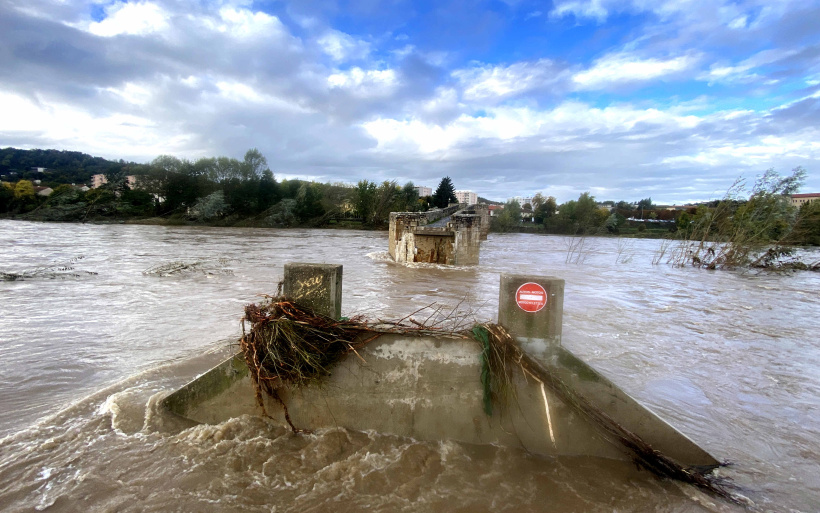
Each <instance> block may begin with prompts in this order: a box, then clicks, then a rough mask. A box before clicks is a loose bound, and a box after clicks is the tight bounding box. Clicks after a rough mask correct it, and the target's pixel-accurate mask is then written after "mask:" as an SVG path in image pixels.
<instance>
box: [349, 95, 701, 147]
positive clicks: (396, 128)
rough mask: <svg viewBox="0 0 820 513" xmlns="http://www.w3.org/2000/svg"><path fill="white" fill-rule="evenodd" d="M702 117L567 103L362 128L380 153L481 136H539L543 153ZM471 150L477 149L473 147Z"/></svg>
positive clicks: (685, 124)
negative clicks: (442, 121)
mask: <svg viewBox="0 0 820 513" xmlns="http://www.w3.org/2000/svg"><path fill="white" fill-rule="evenodd" d="M699 123H700V119H699V118H698V117H696V116H681V115H676V114H673V113H669V112H664V111H660V110H657V109H635V108H633V107H630V106H628V105H623V106H611V107H607V108H605V109H599V108H593V107H590V106H588V105H586V104H584V103H580V102H572V101H568V102H564V103H562V104H561V105H559V106H558V107H556V108H554V109H552V110H546V111H539V110H534V109H530V108H526V107H516V108H513V107H498V108H493V109H488V111H487V116H479V117H474V116H468V115H466V114H462V115H461V116H459V117H458V118H457V119H456V120H454V121H452V122H450V123H448V124H446V125H439V124H436V123H425V122H422V121H421V120H419V119H408V120H397V119H378V120H376V121H371V122H366V123H364V124H363V125H362V126H363V127H364V129H365V130H366V131H367V132H368V134H370V136H371V137H373V138H374V139H376V140H377V141H378V148H377V151H379V150H381V151H399V150H401V151H416V152H419V153H421V154H430V153H436V152H443V151H447V152H452V151H458V150H459V146H463V145H468V144H471V143H474V142H476V141H479V140H495V141H498V142H503V141H513V140H515V139H520V138H531V137H536V138H539V139H538V140H539V145H540V147H541V148H540V149H541V150H542V151H544V150H547V151H566V150H570V149H581V148H591V147H596V146H597V143H595V142H593V141H592V140H591V139H590V140H585V138H586V137H588V136H596V135H612V134H622V135H623V136H627V135H629V133H630V131H632V130H634V129H636V128H637V127H639V126H644V127H649V129H650V130H651V133H652V135H653V136H658V135H659V134H662V133H665V132H669V131H674V130H680V129H692V128H694V127H696V126H697V125H698V124H699ZM469 151H473V148H471V149H470V150H469Z"/></svg>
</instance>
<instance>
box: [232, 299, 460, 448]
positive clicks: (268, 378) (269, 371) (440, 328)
mask: <svg viewBox="0 0 820 513" xmlns="http://www.w3.org/2000/svg"><path fill="white" fill-rule="evenodd" d="M268 299H269V301H268V302H267V303H263V304H261V305H256V304H251V305H247V306H246V307H245V316H244V317H243V318H242V338H241V339H240V341H239V345H240V349H241V350H242V352H243V354H244V356H245V362H246V363H247V365H248V369H249V370H250V373H251V379H252V381H253V384H254V389H255V392H256V401H257V403H258V404H259V406H260V407H261V408H262V411H263V413H264V414H265V415H267V412H266V411H265V405H264V400H263V395H262V393H263V392H264V393H266V394H267V395H268V396H270V397H271V398H273V399H275V400H276V401H277V402H278V403H279V404H281V405H282V407H283V409H284V412H285V419H286V420H287V421H288V424H290V426H291V428H292V429H293V431H294V432H298V431H300V430H298V429H297V428H296V427H294V425H293V423H292V422H291V420H290V415H289V414H288V410H287V406H286V405H285V404H284V402H283V401H282V398H281V397H280V395H279V393H278V390H279V389H281V388H283V387H296V388H298V387H302V386H305V385H309V384H318V383H321V380H322V379H323V378H325V377H326V376H328V375H329V374H330V368H331V367H332V366H333V365H334V364H335V363H336V362H338V361H339V360H341V359H342V357H343V356H345V355H346V354H348V353H351V352H352V353H355V354H356V355H357V356H358V357H359V358H361V356H359V354H358V352H357V351H358V349H360V348H361V347H363V346H364V345H366V344H367V343H369V342H371V341H372V340H374V339H376V338H378V337H379V336H380V335H381V334H384V333H401V334H404V335H417V336H424V335H435V336H438V337H451V338H466V335H465V334H464V333H460V332H458V333H457V332H455V331H453V330H451V329H447V328H448V327H449V328H452V324H450V325H449V326H448V325H447V323H445V322H444V321H443V320H442V319H441V318H440V314H441V310H442V307H437V308H436V307H435V304H431V305H428V306H426V307H424V308H422V309H419V310H417V311H416V312H413V314H410V315H408V316H407V317H404V318H403V319H400V320H398V321H385V320H381V319H379V320H377V321H376V322H374V323H370V322H368V321H366V320H365V319H364V317H362V316H357V317H353V318H351V319H341V320H336V319H332V318H330V317H325V316H323V315H318V314H316V313H315V312H313V311H311V310H310V309H307V308H305V307H302V306H300V305H298V304H296V303H295V302H293V301H290V300H288V299H284V298H281V297H271V298H268ZM459 304H460V303H459ZM428 309H429V310H432V311H433V313H432V314H430V315H429V316H428V317H427V319H426V320H425V321H424V322H419V321H416V320H415V319H414V318H413V317H412V316H413V315H415V314H418V313H420V312H422V311H424V310H428ZM455 311H456V308H453V310H452V311H451V320H453V322H456V323H458V319H460V317H459V316H456V314H455V313H454V312H455ZM431 320H432V321H431ZM246 321H247V322H248V323H250V325H251V328H250V330H248V331H246V329H245V322H246ZM456 325H457V324H456Z"/></svg>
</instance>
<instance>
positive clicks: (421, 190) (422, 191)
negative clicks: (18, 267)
mask: <svg viewBox="0 0 820 513" xmlns="http://www.w3.org/2000/svg"><path fill="white" fill-rule="evenodd" d="M416 192H417V193H418V194H419V198H426V197H427V196H432V195H433V188H432V187H425V186H423V185H417V186H416Z"/></svg>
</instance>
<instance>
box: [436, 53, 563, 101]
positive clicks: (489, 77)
mask: <svg viewBox="0 0 820 513" xmlns="http://www.w3.org/2000/svg"><path fill="white" fill-rule="evenodd" d="M452 75H453V77H455V78H456V79H457V80H458V81H459V82H460V83H461V85H462V88H463V90H464V92H463V97H464V99H465V100H468V101H481V100H493V99H501V98H504V97H507V96H512V95H516V94H520V93H524V92H527V91H532V90H534V89H539V88H544V87H547V86H549V85H550V84H554V83H556V82H558V81H559V80H561V79H563V78H564V76H565V75H564V73H563V72H561V71H560V70H558V69H557V68H556V66H555V65H554V64H553V62H552V61H551V60H549V59H541V60H538V61H535V62H517V63H515V64H511V65H509V66H482V67H474V68H468V69H461V70H456V71H454V72H453V73H452Z"/></svg>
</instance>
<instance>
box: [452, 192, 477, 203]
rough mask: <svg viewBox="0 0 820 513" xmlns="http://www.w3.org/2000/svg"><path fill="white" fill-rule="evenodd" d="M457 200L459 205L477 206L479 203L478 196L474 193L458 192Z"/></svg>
mask: <svg viewBox="0 0 820 513" xmlns="http://www.w3.org/2000/svg"><path fill="white" fill-rule="evenodd" d="M456 199H457V200H458V202H459V203H466V204H468V205H475V204H476V203H478V195H477V194H476V193H474V192H473V191H456Z"/></svg>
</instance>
